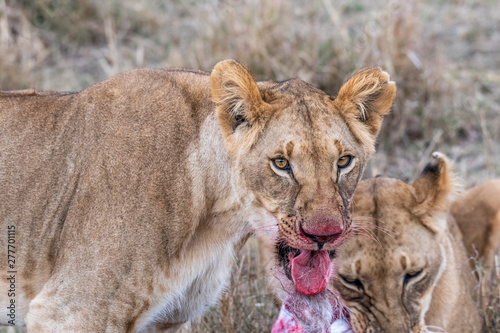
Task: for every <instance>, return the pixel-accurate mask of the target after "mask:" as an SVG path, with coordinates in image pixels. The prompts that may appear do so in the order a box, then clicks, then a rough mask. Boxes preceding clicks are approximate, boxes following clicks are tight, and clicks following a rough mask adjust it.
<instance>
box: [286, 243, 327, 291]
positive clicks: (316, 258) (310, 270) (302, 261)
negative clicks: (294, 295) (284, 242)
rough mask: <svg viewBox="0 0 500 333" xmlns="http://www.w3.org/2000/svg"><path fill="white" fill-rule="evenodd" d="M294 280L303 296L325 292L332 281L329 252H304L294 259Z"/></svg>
mask: <svg viewBox="0 0 500 333" xmlns="http://www.w3.org/2000/svg"><path fill="white" fill-rule="evenodd" d="M289 259H290V262H291V263H292V279H293V283H294V285H295V290H297V291H298V292H299V293H301V294H302V295H306V296H312V295H316V294H319V293H320V292H322V291H323V290H325V288H326V285H327V283H328V281H329V280H330V272H331V269H330V257H329V256H328V252H326V251H324V250H321V251H308V250H302V253H301V254H299V255H298V256H296V257H295V258H293V257H292V254H291V253H290V255H289Z"/></svg>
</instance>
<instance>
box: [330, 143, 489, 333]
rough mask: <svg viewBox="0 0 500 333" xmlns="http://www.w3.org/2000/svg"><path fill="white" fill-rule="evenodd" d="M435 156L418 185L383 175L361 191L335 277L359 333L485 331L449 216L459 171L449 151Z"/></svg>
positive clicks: (457, 234)
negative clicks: (454, 170)
mask: <svg viewBox="0 0 500 333" xmlns="http://www.w3.org/2000/svg"><path fill="white" fill-rule="evenodd" d="M433 157H434V160H433V161H432V162H431V163H429V164H428V165H427V166H426V168H425V169H424V171H423V172H422V174H421V175H420V177H419V178H418V179H417V180H416V181H415V182H414V183H413V185H408V184H406V183H404V182H402V181H400V180H397V179H391V178H384V177H378V178H373V179H368V180H364V181H362V182H360V183H359V186H358V188H357V189H356V193H355V195H354V199H353V202H352V207H353V210H354V211H353V216H354V217H353V220H354V224H355V225H356V224H357V227H356V226H355V227H354V230H355V231H354V233H358V234H360V235H359V236H356V237H353V238H351V239H350V240H348V241H347V242H346V243H345V244H344V245H342V246H341V247H340V248H339V249H338V258H339V267H338V278H337V279H335V280H334V285H335V287H336V288H338V290H339V292H340V294H341V296H342V298H343V299H344V301H345V302H346V305H347V306H348V307H349V308H350V310H351V315H350V321H351V325H352V329H353V331H354V332H355V333H360V332H363V333H375V332H387V333H392V332H393V333H404V332H408V333H410V332H411V333H417V332H428V331H430V332H450V333H454V332H457V333H458V332H479V331H480V329H481V322H480V318H479V314H478V311H477V309H476V307H475V305H474V302H473V298H472V295H471V293H472V291H473V286H474V283H475V282H474V279H473V275H472V273H471V270H470V268H469V265H468V262H467V255H466V253H465V249H464V246H463V244H462V241H461V235H460V231H459V229H458V227H457V225H456V223H455V221H454V220H453V218H452V216H451V215H449V214H447V212H448V210H449V204H450V196H451V195H453V194H454V187H455V181H454V177H453V173H452V170H451V167H450V163H449V162H448V161H447V159H446V157H445V156H444V155H442V154H440V153H434V154H433Z"/></svg>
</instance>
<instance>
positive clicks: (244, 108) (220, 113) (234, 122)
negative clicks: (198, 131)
mask: <svg viewBox="0 0 500 333" xmlns="http://www.w3.org/2000/svg"><path fill="white" fill-rule="evenodd" d="M210 85H211V90H212V100H213V101H214V103H215V104H216V105H217V118H218V121H219V125H220V126H221V128H222V131H223V133H224V135H225V136H228V135H230V134H232V133H233V132H234V131H235V129H236V128H237V127H238V126H240V125H242V124H244V123H247V124H249V125H251V124H252V123H253V122H255V121H256V120H257V119H258V118H259V116H261V114H262V110H263V106H264V105H265V104H266V103H265V102H264V101H263V100H262V97H261V95H260V91H259V88H258V87H257V83H256V82H255V80H254V79H253V77H252V74H250V71H249V70H248V69H247V68H246V67H245V66H243V65H241V64H240V63H238V62H236V61H234V60H224V61H221V62H219V63H218V64H217V65H215V67H214V69H213V70H212V74H211V75H210Z"/></svg>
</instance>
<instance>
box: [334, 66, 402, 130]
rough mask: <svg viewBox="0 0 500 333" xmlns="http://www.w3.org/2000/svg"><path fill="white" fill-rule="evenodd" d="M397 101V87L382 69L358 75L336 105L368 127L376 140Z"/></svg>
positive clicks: (356, 74)
mask: <svg viewBox="0 0 500 333" xmlns="http://www.w3.org/2000/svg"><path fill="white" fill-rule="evenodd" d="M395 97H396V84H395V83H394V82H393V81H390V80H389V74H387V73H386V72H384V71H383V70H381V69H380V68H365V69H362V70H359V71H358V72H356V73H355V74H354V75H353V76H352V77H351V78H350V79H349V80H348V81H347V82H346V83H345V84H344V85H343V86H342V87H341V88H340V91H339V94H338V96H337V98H335V101H336V103H337V105H338V107H339V109H340V111H341V112H342V113H344V115H346V116H350V117H351V118H354V119H356V120H358V121H360V122H361V123H363V124H364V125H365V127H366V128H368V131H369V134H370V135H371V136H372V138H373V139H374V138H375V137H376V136H377V134H378V132H379V130H380V126H381V125H382V119H383V117H384V115H386V114H387V113H388V112H389V110H390V108H391V105H392V102H393V101H394V98H395Z"/></svg>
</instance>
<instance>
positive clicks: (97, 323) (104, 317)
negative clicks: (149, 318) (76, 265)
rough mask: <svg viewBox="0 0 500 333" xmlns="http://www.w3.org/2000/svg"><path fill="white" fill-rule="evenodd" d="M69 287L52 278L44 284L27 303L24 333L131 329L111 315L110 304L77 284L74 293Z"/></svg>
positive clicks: (127, 321)
mask: <svg viewBox="0 0 500 333" xmlns="http://www.w3.org/2000/svg"><path fill="white" fill-rule="evenodd" d="M68 282H69V283H68ZM66 283H68V284H66ZM72 285H73V283H71V281H68V280H66V281H64V280H62V279H56V278H54V277H52V278H51V279H50V280H49V281H48V282H47V283H46V284H45V286H44V287H43V289H42V290H41V292H40V293H39V294H38V295H37V296H36V297H35V298H34V299H33V300H32V301H31V302H30V303H29V306H28V313H27V315H26V320H25V322H26V326H27V328H28V332H37V333H38V332H40V333H43V332H79V333H85V332H89V333H90V332H126V331H127V330H128V326H131V325H130V324H131V323H130V322H129V320H127V318H123V316H122V317H121V318H118V317H116V316H114V314H116V313H114V312H112V311H111V310H110V309H111V308H112V307H113V306H114V305H115V304H114V303H110V302H105V301H104V300H102V299H101V298H100V297H99V296H98V295H97V297H96V294H95V293H94V294H93V293H92V290H91V288H90V287H89V288H86V286H84V285H80V286H79V288H78V289H76V290H75V289H74V288H72V287H71V286H72ZM82 290H88V292H87V293H86V294H85V293H84V292H82ZM92 295H93V296H92ZM115 308H116V306H115ZM123 312H124V313H125V311H123Z"/></svg>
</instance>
